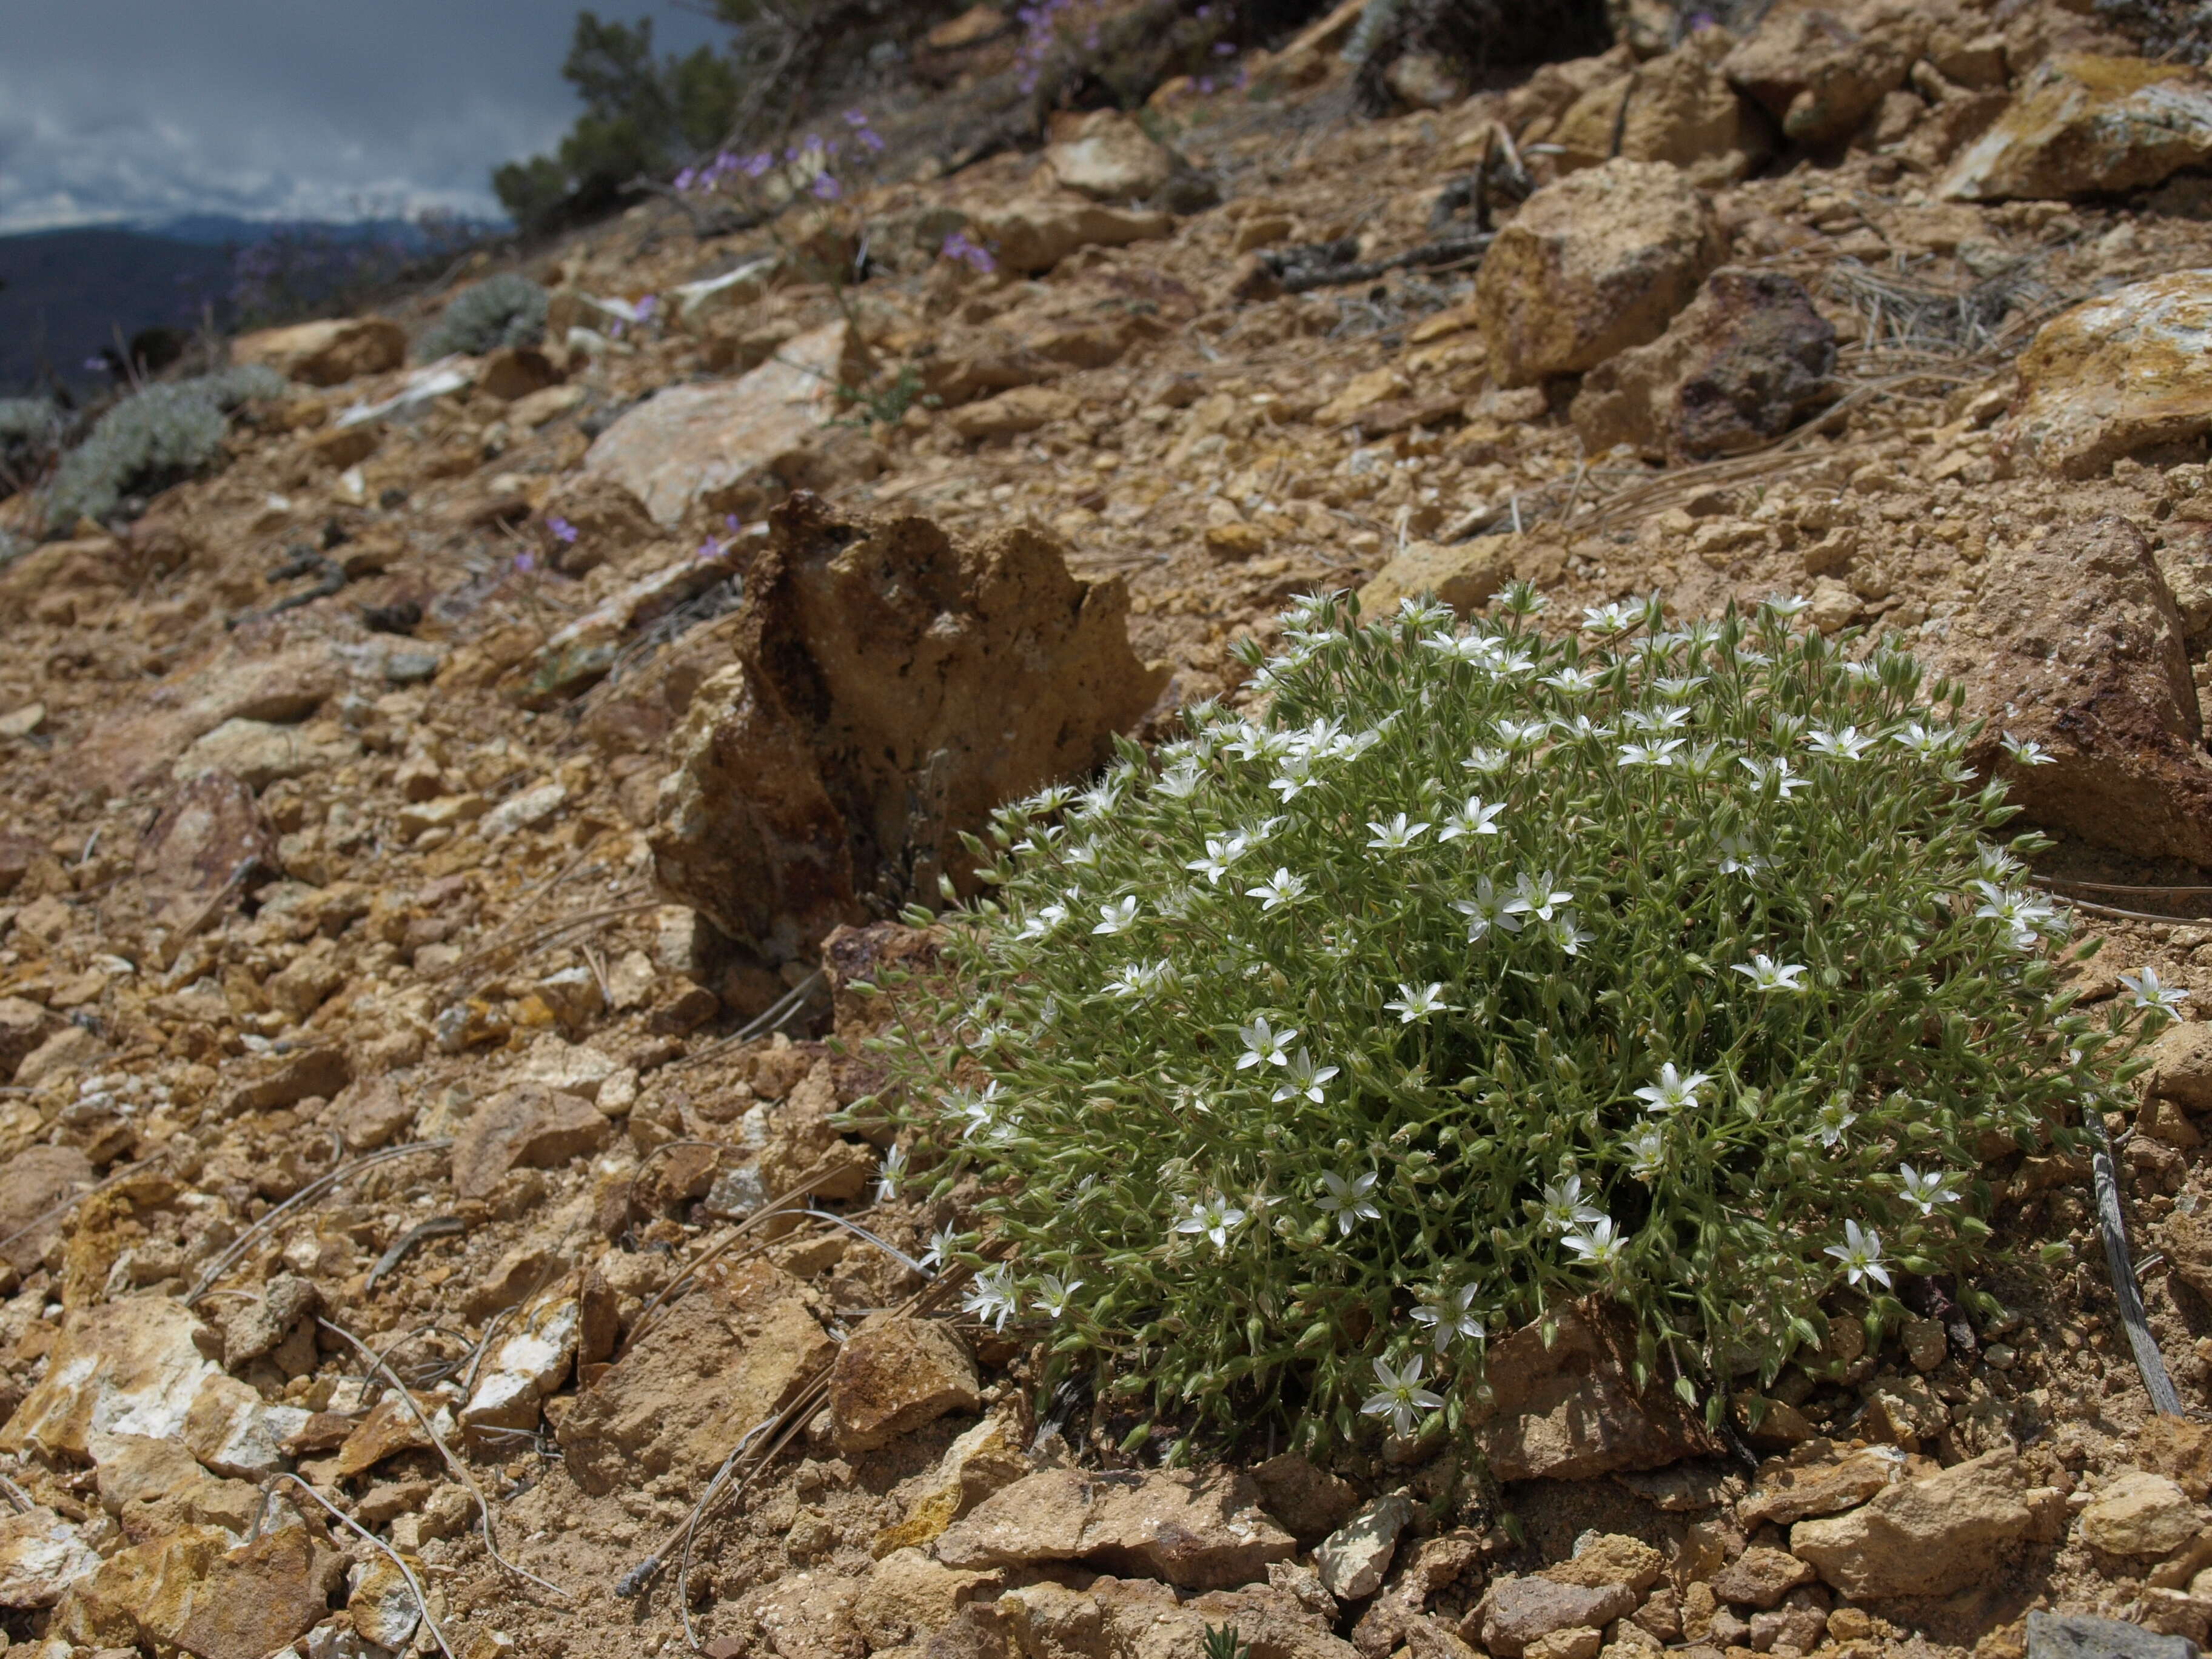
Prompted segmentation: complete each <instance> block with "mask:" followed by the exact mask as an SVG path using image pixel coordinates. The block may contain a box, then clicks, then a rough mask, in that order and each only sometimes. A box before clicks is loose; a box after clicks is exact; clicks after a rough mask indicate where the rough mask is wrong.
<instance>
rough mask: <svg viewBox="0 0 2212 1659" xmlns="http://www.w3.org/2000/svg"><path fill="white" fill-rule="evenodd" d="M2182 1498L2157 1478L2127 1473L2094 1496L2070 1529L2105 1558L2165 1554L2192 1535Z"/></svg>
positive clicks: (2193, 1517) (2191, 1512)
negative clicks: (2078, 1532)
mask: <svg viewBox="0 0 2212 1659" xmlns="http://www.w3.org/2000/svg"><path fill="white" fill-rule="evenodd" d="M2198 1520H2199V1517H2198V1516H2197V1506H2196V1505H2195V1504H2191V1502H2190V1501H2189V1495H2188V1493H2186V1492H2183V1491H2182V1490H2181V1488H2180V1487H2179V1486H2176V1485H2175V1484H2174V1483H2173V1482H2172V1481H2171V1480H2167V1479H2166V1477H2165V1476H2164V1475H2162V1474H2145V1473H2143V1472H2142V1470H2140V1469H2130V1471H2128V1472H2127V1473H2126V1474H2123V1475H2121V1476H2120V1477H2119V1478H2118V1480H2114V1481H2112V1484H2111V1485H2109V1486H2106V1487H2105V1489H2104V1490H2103V1491H2101V1492H2099V1493H2098V1494H2097V1495H2096V1497H2095V1498H2092V1499H2091V1500H2090V1502H2089V1506H2088V1507H2087V1509H2085V1510H2082V1511H2081V1518H2080V1520H2079V1521H2078V1522H2076V1524H2077V1525H2078V1526H2079V1527H2080V1528H2081V1539H2082V1541H2083V1542H2084V1543H2087V1544H2090V1545H2093V1546H2094V1547H2096V1548H2098V1549H2100V1550H2103V1551H2104V1552H2105V1553H2106V1554H2108V1555H2171V1554H2172V1553H2173V1552H2174V1551H2176V1550H2178V1549H2179V1548H2180V1547H2182V1546H2183V1545H2184V1544H2185V1543H2187V1542H2188V1541H2190V1540H2191V1539H2192V1538H2194V1537H2195V1536H2196V1535H2197V1525H2198Z"/></svg>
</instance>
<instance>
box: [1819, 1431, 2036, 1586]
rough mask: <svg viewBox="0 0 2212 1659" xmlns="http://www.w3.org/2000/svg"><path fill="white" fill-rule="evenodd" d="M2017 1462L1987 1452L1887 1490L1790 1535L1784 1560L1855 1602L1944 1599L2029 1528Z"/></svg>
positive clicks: (1982, 1572)
mask: <svg viewBox="0 0 2212 1659" xmlns="http://www.w3.org/2000/svg"><path fill="white" fill-rule="evenodd" d="M2027 1497H2028V1486H2027V1478H2026V1476H2025V1474H2023V1473H2022V1471H2021V1467H2020V1460H2019V1459H2018V1458H2017V1457H2016V1456H2015V1455H2014V1454H2013V1453H2012V1452H2010V1451H2009V1450H1998V1451H1993V1452H1987V1453H1984V1455H1981V1456H1979V1457H1976V1458H1972V1459H1970V1460H1969V1461H1967V1462H1963V1463H1959V1464H1955V1465H1954V1466H1953V1467H1952V1468H1948V1469H1945V1470H1942V1472H1941V1473H1940V1474H1932V1475H1929V1476H1927V1477H1925V1478H1924V1479H1922V1480H1908V1481H1905V1482H1902V1483H1900V1484H1899V1485H1897V1486H1888V1487H1885V1488H1884V1489H1883V1490H1882V1491H1881V1492H1877V1493H1875V1496H1874V1498H1873V1499H1872V1500H1871V1501H1870V1502H1869V1503H1868V1504H1866V1505H1865V1506H1864V1507H1863V1508H1862V1509H1857V1510H1851V1511H1850V1513H1849V1514H1846V1515H1838V1516H1829V1517H1827V1518H1826V1519H1821V1520H1813V1521H1800V1522H1797V1524H1796V1526H1794V1527H1792V1528H1790V1553H1792V1554H1794V1555H1796V1557H1797V1558H1798V1559H1801V1560H1804V1561H1809V1562H1811V1563H1812V1564H1813V1565H1814V1568H1815V1569H1817V1570H1818V1571H1819V1572H1820V1577H1822V1578H1824V1579H1826V1581H1827V1583H1829V1584H1830V1585H1831V1586H1832V1587H1833V1588H1834V1589H1837V1590H1839V1591H1840V1592H1842V1593H1843V1594H1844V1595H1848V1596H1850V1597H1853V1598H1854V1599H1857V1600H1867V1599H1869V1598H1873V1597H1877V1596H1886V1595H1948V1594H1949V1593H1950V1592H1951V1591H1953V1590H1956V1589H1964V1588H1965V1587H1966V1586H1967V1585H1969V1584H1972V1583H1978V1582H1979V1581H1981V1580H1982V1579H1984V1577H1987V1576H1988V1574H1989V1573H1990V1571H1992V1570H1993V1569H1994V1567H1995V1566H1996V1562H1997V1559H1998V1553H1999V1552H2000V1551H2001V1550H2002V1548H2003V1547H2004V1546H2006V1545H2008V1544H2009V1543H2011V1542H2012V1541H2014V1540H2015V1539H2018V1538H2021V1537H2023V1536H2025V1535H2026V1534H2027V1532H2028V1530H2029V1528H2030V1527H2031V1526H2032V1525H2033V1522H2034V1519H2035V1517H2034V1516H2033V1513H2032V1512H2031V1511H2030V1510H2029V1508H2028V1506H2027Z"/></svg>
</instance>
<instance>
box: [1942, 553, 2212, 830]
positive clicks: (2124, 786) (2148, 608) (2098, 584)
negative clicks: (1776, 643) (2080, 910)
mask: <svg viewBox="0 0 2212 1659" xmlns="http://www.w3.org/2000/svg"><path fill="white" fill-rule="evenodd" d="M1942 665H1943V666H1944V667H1945V669H1946V671H1949V672H1951V673H1952V674H1954V677H1956V678H1961V679H1963V680H1964V682H1965V684H1966V693H1967V704H1966V706H1967V713H1968V714H1969V715H1970V716H1972V717H1973V718H1977V719H1980V720H1984V721H1986V722H1987V726H1986V727H1985V729H1984V732H1983V735H1982V737H1981V738H1979V740H1978V743H1977V744H1976V746H1975V747H1974V748H1973V749H1972V750H1970V751H1969V754H1968V756H1967V759H1968V761H1969V763H1971V764H1973V765H1976V766H1978V767H1980V768H1983V769H1995V770H1996V771H1998V772H1999V773H2000V774H2001V775H2002V776H2003V778H2004V779H2005V781H2006V782H2007V783H2008V785H2009V786H2010V787H2011V791H2012V796H2011V798H2012V799H2013V800H2014V801H2015V802H2017V803H2018V804H2019V805H2021V806H2023V807H2025V808H2026V809H2027V817H2029V819H2030V820H2031V821H2032V822H2035V823H2045V824H2050V825H2052V826H2054V827H2056V828H2058V829H2065V830H2069V831H2070V832H2071V833H2073V834H2075V835H2078V836H2081V837H2082V838H2083V839H2084V840H2086V841H2089V842H2094V843H2096V844H2099V845H2100V846H2106V847H2112V848H2118V850H2120V851H2121V852H2124V853H2130V854H2135V855H2136V856H2138V857H2142V858H2180V859H2185V860H2188V861H2189V862H2191V863H2192V864H2205V863H2212V765H2208V764H2207V763H2206V761H2205V758H2204V757H2203V752H2202V747H2201V743H2200V738H2201V735H2202V730H2203V728H2202V724H2201V720H2200V716H2199V714H2198V710H2197V689H2196V687H2195V685H2194V684H2191V680H2190V678H2189V661H2188V658H2187V656H2186V655H2185V653H2184V650H2183V647H2182V641H2181V627H2180V623H2179V618H2178V617H2176V616H2175V614H2174V610H2173V603H2172V599H2171V597H2170V596H2169V595H2168V594H2167V592H2166V588H2165V586H2164V585H2163V584H2162V583H2161V582H2160V580H2159V575H2158V567H2157V565H2156V564H2155V563H2154V561H2153V559H2152V556H2151V550H2150V544H2148V542H2147V541H2145V540H2144V538H2143V536H2142V532H2140V531H2138V530H2137V529H2136V528H2135V526H2132V525H2130V524H2129V523H2128V522H2127V521H2126V520H2122V519H2118V518H2106V519H2099V520H2093V521H2092V522H2090V523H2087V524H2080V525H2070V526H2060V527H2057V528H2055V529H2052V530H2051V531H2049V532H2046V533H2045V535H2044V536H2043V537H2042V538H2041V539H2039V540H2038V541H2035V542H2032V543H2024V544H2021V545H2020V546H2018V547H2015V548H2013V549H2010V550H2008V551H2005V552H2003V553H2001V554H1998V555H1996V556H1995V557H1993V558H1992V559H1991V560H1990V566H1989V570H1988V574H1986V575H1985V576H1984V579H1983V582H1982V598H1981V600H1980V603H1979V604H1978V605H1977V606H1976V608H1975V609H1974V610H1973V611H1972V612H1970V613H1968V614H1967V615H1966V616H1965V617H1960V619H1959V622H1958V623H1957V624H1956V625H1954V629H1953V630H1952V634H1951V636H1950V638H1949V640H1948V641H1947V643H1946V647H1945V649H1944V653H1943V660H1942ZM2008 731H2009V732H2013V733H2014V734H2015V736H2017V737H2019V738H2022V739H2028V740H2033V741H2034V742H2037V743H2039V744H2042V745H2043V747H2044V749H2045V750H2047V751H2048V753H2049V754H2050V756H2051V761H2050V763H2048V764H2045V765H2039V766H2034V767H2028V766H2022V765H2021V764H2019V763H2015V762H2013V761H2010V760H2008V759H2007V758H2006V756H2005V753H2004V751H2003V750H2002V749H2001V748H1999V747H1998V744H1999V741H2000V739H2001V738H2002V735H2003V733H2004V732H2008Z"/></svg>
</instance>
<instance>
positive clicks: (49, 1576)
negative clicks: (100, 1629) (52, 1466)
mask: <svg viewBox="0 0 2212 1659" xmlns="http://www.w3.org/2000/svg"><path fill="white" fill-rule="evenodd" d="M99 1565H100V1556H99V1553H97V1552H96V1551H94V1548H93V1547H92V1546H91V1545H89V1544H88V1543H86V1542H85V1541H84V1539H83V1537H82V1534H79V1533H78V1531H77V1529H76V1528H75V1527H74V1526H72V1525H70V1522H66V1521H64V1520H63V1519H62V1518H61V1516H58V1515H56V1514H55V1513H54V1512H53V1511H52V1510H50V1509H46V1508H44V1507H39V1508H33V1509H28V1510H22V1511H21V1513H18V1514H0V1607H52V1606H53V1604H54V1603H55V1602H57V1601H59V1600H61V1595H62V1592H63V1591H64V1590H65V1589H68V1588H69V1587H70V1585H71V1584H72V1583H76V1580H78V1579H80V1578H82V1577H84V1576H85V1575H86V1574H87V1573H88V1572H92V1571H95V1570H97V1569H98V1567H99Z"/></svg>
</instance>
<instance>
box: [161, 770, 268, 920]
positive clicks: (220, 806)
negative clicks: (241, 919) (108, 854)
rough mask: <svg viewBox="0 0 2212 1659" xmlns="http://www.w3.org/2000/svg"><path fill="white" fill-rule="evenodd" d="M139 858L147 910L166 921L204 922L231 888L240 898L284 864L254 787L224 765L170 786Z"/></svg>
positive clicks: (264, 881) (262, 882)
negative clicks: (223, 768)
mask: <svg viewBox="0 0 2212 1659" xmlns="http://www.w3.org/2000/svg"><path fill="white" fill-rule="evenodd" d="M137 870H138V880H139V884H140V888H141V890H143V893H144V894H145V896H146V908H147V909H148V911H149V913H150V914H151V915H152V916H153V917H154V920H155V925H157V926H160V927H184V926H186V925H189V924H190V923H192V922H195V921H199V920H200V918H201V915H202V914H203V913H204V911H205V910H206V908H207V907H208V905H209V904H210V902H213V901H214V900H215V899H216V896H217V895H218V894H222V893H224V892H225V891H226V890H228V891H229V892H231V893H232V894H234V896H235V897H236V898H237V899H240V900H242V899H243V898H245V896H246V894H247V893H248V892H249V891H250V890H252V888H253V887H256V886H259V885H261V884H264V883H266V882H267V881H269V880H270V879H271V878H274V877H276V875H278V874H279V873H280V872H282V871H283V860H282V859H281V858H280V857H279V855H278V853H277V848H276V831H275V830H274V829H271V828H270V824H269V820H268V817H266V815H265V814H264V813H263V811H262V810H261V803H260V802H259V801H258V799H255V796H254V792H253V790H252V788H251V787H249V786H248V785H247V784H246V781H244V780H243V779H241V778H240V777H238V776H236V775H234V774H232V773H229V772H224V771H208V772H202V773H199V774H198V775H196V776H192V777H189V778H187V779H185V781H183V782H182V783H179V784H178V785H177V786H176V787H174V788H173V789H171V790H170V792H169V793H168V797H167V799H165V800H164V801H163V802H162V803H161V808H160V810H159V811H156V812H155V815H154V821H153V822H152V823H150V824H149V825H148V826H147V829H146V832H145V834H143V836H140V837H139V838H138V850H137ZM257 878H258V879H257Z"/></svg>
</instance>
